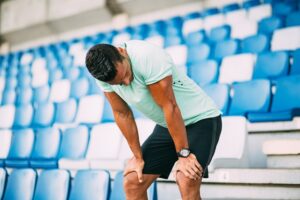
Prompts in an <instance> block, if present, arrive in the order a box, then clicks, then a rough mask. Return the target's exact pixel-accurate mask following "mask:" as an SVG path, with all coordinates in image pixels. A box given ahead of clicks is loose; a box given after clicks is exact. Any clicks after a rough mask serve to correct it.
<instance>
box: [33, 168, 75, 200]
mask: <svg viewBox="0 0 300 200" xmlns="http://www.w3.org/2000/svg"><path fill="white" fill-rule="evenodd" d="M70 182H71V181H70V174H69V172H67V171H65V170H58V169H53V170H44V171H42V172H41V174H40V175H39V178H38V181H37V185H36V190H35V193H34V198H33V199H34V200H53V199H55V200H67V198H68V194H69V188H70Z"/></svg>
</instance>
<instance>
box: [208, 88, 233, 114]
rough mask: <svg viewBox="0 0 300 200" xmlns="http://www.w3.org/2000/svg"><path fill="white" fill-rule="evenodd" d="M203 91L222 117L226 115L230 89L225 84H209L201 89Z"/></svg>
mask: <svg viewBox="0 0 300 200" xmlns="http://www.w3.org/2000/svg"><path fill="white" fill-rule="evenodd" d="M203 90H204V91H205V92H206V93H207V95H208V96H210V97H211V98H212V99H213V100H214V102H215V103H216V105H217V106H218V108H219V109H220V110H221V111H222V113H223V115H227V113H228V107H229V106H228V105H229V100H230V98H229V91H230V87H229V85H227V84H210V85H206V86H204V87H203Z"/></svg>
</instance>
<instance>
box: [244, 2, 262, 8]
mask: <svg viewBox="0 0 300 200" xmlns="http://www.w3.org/2000/svg"><path fill="white" fill-rule="evenodd" d="M258 5H260V1H259V0H248V1H244V2H243V8H245V9H249V8H252V7H254V6H258Z"/></svg>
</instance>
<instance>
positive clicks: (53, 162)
mask: <svg viewBox="0 0 300 200" xmlns="http://www.w3.org/2000/svg"><path fill="white" fill-rule="evenodd" d="M60 141H61V133H60V131H59V130H58V129H57V128H53V127H48V128H40V129H37V131H36V132H35V142H34V146H33V149H32V152H31V156H30V167H32V168H42V169H45V168H57V166H58V165H57V154H58V151H59V147H60Z"/></svg>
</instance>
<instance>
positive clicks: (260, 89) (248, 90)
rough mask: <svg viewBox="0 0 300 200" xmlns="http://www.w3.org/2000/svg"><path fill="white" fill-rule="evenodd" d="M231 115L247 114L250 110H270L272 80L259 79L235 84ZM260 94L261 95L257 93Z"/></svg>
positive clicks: (230, 109)
mask: <svg viewBox="0 0 300 200" xmlns="http://www.w3.org/2000/svg"><path fill="white" fill-rule="evenodd" d="M232 87H233V96H232V97H231V104H230V108H229V115H243V116H246V114H247V113H248V112H268V109H269V106H270V102H271V82H270V81H269V80H267V79H258V80H252V81H247V82H241V83H235V84H233V86H232ZM257 94H259V95H257Z"/></svg>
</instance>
